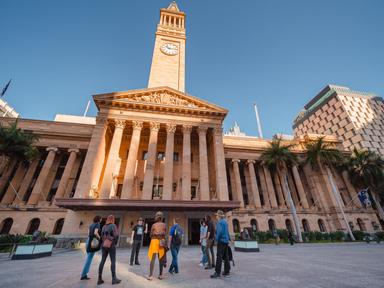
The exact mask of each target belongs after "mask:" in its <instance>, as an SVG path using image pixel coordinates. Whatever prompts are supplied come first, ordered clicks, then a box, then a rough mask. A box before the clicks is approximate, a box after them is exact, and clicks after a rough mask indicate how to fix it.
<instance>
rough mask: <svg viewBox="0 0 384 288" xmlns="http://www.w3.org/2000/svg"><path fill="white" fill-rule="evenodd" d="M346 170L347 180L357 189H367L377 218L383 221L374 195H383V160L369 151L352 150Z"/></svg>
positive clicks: (383, 218) (382, 215) (383, 217)
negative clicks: (376, 212) (375, 209)
mask: <svg viewBox="0 0 384 288" xmlns="http://www.w3.org/2000/svg"><path fill="white" fill-rule="evenodd" d="M346 168H347V171H348V174H349V178H350V180H351V182H352V184H354V185H355V186H356V187H358V188H359V189H364V188H369V190H370V192H371V195H372V198H373V201H374V202H375V206H376V208H377V211H378V213H379V216H380V218H381V219H382V220H384V211H383V208H382V207H381V206H380V202H379V201H378V200H377V197H376V195H377V194H381V196H383V194H384V159H383V158H381V157H380V156H379V155H378V154H376V153H375V152H373V151H370V150H357V149H356V148H355V149H354V150H353V153H352V154H351V155H350V156H349V157H348V159H347V163H346Z"/></svg>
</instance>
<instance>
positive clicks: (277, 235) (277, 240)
mask: <svg viewBox="0 0 384 288" xmlns="http://www.w3.org/2000/svg"><path fill="white" fill-rule="evenodd" d="M272 236H273V238H275V244H276V245H279V243H280V236H279V233H278V232H277V230H276V228H273V230H272Z"/></svg>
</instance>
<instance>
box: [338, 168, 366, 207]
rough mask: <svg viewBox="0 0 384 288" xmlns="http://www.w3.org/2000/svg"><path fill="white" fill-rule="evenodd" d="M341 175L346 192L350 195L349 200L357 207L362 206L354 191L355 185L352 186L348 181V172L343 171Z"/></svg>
mask: <svg viewBox="0 0 384 288" xmlns="http://www.w3.org/2000/svg"><path fill="white" fill-rule="evenodd" d="M341 176H342V177H343V180H344V183H345V186H346V187H347V190H348V193H349V195H350V197H351V201H352V203H353V205H354V206H356V207H357V208H362V207H363V205H361V202H360V200H359V198H358V197H357V191H356V189H355V187H353V185H352V183H351V181H349V176H348V172H346V171H343V172H342V173H341ZM351 206H352V205H349V207H351Z"/></svg>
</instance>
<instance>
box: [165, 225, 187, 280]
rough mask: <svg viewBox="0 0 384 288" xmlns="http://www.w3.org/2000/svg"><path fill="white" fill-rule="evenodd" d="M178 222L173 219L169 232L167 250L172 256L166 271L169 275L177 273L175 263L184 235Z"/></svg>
mask: <svg viewBox="0 0 384 288" xmlns="http://www.w3.org/2000/svg"><path fill="white" fill-rule="evenodd" d="M179 222H180V220H179V219H178V218H175V219H174V220H173V226H172V227H171V229H170V231H169V248H170V250H171V254H172V263H171V265H170V266H169V271H168V272H169V273H170V274H173V273H176V274H177V273H179V264H178V261H177V256H178V254H179V250H180V247H181V244H182V243H183V235H184V231H183V229H182V228H181V226H180V224H179Z"/></svg>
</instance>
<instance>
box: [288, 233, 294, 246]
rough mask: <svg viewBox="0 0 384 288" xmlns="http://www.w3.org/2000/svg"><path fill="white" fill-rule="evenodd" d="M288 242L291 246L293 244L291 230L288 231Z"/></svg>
mask: <svg viewBox="0 0 384 288" xmlns="http://www.w3.org/2000/svg"><path fill="white" fill-rule="evenodd" d="M288 241H289V243H290V244H291V246H293V243H294V242H295V239H294V238H293V233H292V231H291V230H288Z"/></svg>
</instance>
